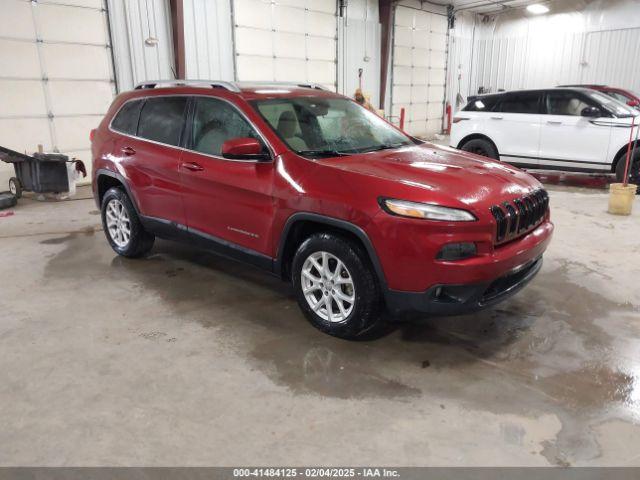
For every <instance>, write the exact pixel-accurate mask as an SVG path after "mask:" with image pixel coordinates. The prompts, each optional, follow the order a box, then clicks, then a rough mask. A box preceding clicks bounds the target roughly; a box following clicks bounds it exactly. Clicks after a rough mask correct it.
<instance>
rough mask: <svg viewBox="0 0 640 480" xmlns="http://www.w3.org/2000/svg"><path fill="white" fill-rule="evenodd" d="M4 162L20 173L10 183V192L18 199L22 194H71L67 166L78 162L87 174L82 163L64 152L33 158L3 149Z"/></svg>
mask: <svg viewBox="0 0 640 480" xmlns="http://www.w3.org/2000/svg"><path fill="white" fill-rule="evenodd" d="M0 160H2V161H3V162H5V163H12V164H13V168H14V170H15V172H16V176H15V177H11V179H10V180H9V191H10V192H11V193H13V194H14V195H15V197H16V198H20V197H21V196H22V192H24V191H28V192H36V193H60V192H68V191H69V176H68V173H67V163H75V164H76V170H78V171H81V172H84V173H85V175H86V170H85V167H84V164H83V163H82V161H80V160H69V157H68V156H66V155H62V154H60V153H41V152H37V153H34V154H33V156H29V155H25V154H24V153H20V152H16V151H14V150H10V149H8V148H5V147H0Z"/></svg>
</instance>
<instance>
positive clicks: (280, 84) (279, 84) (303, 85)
mask: <svg viewBox="0 0 640 480" xmlns="http://www.w3.org/2000/svg"><path fill="white" fill-rule="evenodd" d="M237 85H240V86H261V87H270V86H271V87H299V88H313V89H315V90H324V91H326V92H330V91H331V90H329V89H327V88H325V87H324V86H322V85H320V84H319V83H298V82H269V81H258V82H239V83H237Z"/></svg>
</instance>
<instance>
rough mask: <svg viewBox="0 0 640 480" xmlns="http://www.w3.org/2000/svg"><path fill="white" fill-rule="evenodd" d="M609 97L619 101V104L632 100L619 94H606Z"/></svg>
mask: <svg viewBox="0 0 640 480" xmlns="http://www.w3.org/2000/svg"><path fill="white" fill-rule="evenodd" d="M604 93H606V94H607V95H609V96H610V97H612V98H615V99H616V100H618V101H619V102H622V103H625V104H626V103H627V102H628V101H629V100H631V99H630V98H627V97H625V96H624V95H622V94H620V93H618V92H604Z"/></svg>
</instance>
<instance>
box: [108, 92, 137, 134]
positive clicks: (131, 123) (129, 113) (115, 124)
mask: <svg viewBox="0 0 640 480" xmlns="http://www.w3.org/2000/svg"><path fill="white" fill-rule="evenodd" d="M143 103H144V101H143V100H132V101H130V102H127V103H125V104H124V105H123V106H122V108H120V110H119V111H118V113H117V114H116V116H115V118H114V119H113V121H112V122H111V128H113V129H114V130H115V131H117V132H121V133H126V134H129V135H135V134H136V131H137V129H138V119H139V118H140V109H141V108H142V104H143Z"/></svg>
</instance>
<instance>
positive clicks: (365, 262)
mask: <svg viewBox="0 0 640 480" xmlns="http://www.w3.org/2000/svg"><path fill="white" fill-rule="evenodd" d="M312 259H313V260H315V262H316V263H315V264H314V262H313V260H312ZM338 261H340V262H342V265H343V267H341V268H337V265H338V263H337V262H338ZM325 264H328V266H329V272H327V271H325V270H324V268H322V269H321V270H322V271H324V273H325V276H323V275H321V271H320V269H318V267H317V266H316V265H319V266H320V267H324V265H325ZM292 272H293V275H292V280H293V288H294V290H295V293H296V298H297V300H298V304H299V305H300V308H301V309H302V312H303V313H304V315H305V316H306V317H307V320H309V322H310V323H311V325H313V326H314V327H316V328H317V329H318V330H320V331H322V332H324V333H327V334H329V335H333V336H335V337H340V338H344V339H355V338H357V337H361V336H363V335H364V334H365V333H367V332H370V331H372V330H376V329H378V328H379V327H380V326H381V325H382V320H381V317H380V313H381V310H382V301H381V294H380V286H379V284H378V280H377V278H376V275H375V272H374V271H373V267H372V265H371V263H370V261H369V258H368V257H367V254H366V253H365V252H364V250H363V249H362V248H361V247H360V246H359V245H358V244H356V243H355V242H353V241H351V240H349V239H347V238H344V237H342V236H339V235H335V234H332V233H318V234H314V235H312V236H310V237H309V238H307V239H306V240H305V241H304V242H302V244H301V245H300V247H299V248H298V250H297V252H296V254H295V257H294V259H293V265H292ZM326 273H330V274H331V275H326ZM308 275H311V277H313V278H315V279H317V280H312V279H311V278H310V277H309V276H308ZM330 277H333V279H331V280H327V279H328V278H330ZM336 279H339V283H337V284H334V283H333V282H334V281H335V280H336ZM320 280H321V281H320ZM320 285H322V286H320ZM310 287H315V288H312V289H311V290H310V291H309V290H308V291H307V292H306V293H305V291H304V290H303V288H310ZM338 295H340V297H338ZM345 298H349V299H353V300H352V301H351V302H349V301H348V300H345ZM326 299H328V302H329V304H330V305H331V307H330V308H331V312H329V308H327V303H326ZM314 302H315V305H316V307H317V308H316V309H314V308H313V307H314V305H313V304H314ZM338 302H341V304H342V307H343V308H342V309H340V306H339V305H338Z"/></svg>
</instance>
